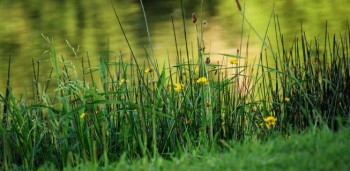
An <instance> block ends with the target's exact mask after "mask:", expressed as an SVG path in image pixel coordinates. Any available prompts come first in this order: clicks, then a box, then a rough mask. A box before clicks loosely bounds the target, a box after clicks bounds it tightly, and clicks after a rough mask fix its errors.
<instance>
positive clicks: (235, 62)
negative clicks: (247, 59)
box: [230, 58, 238, 65]
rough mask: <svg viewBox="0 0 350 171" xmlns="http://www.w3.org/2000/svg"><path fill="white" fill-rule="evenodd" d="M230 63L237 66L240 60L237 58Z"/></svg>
mask: <svg viewBox="0 0 350 171" xmlns="http://www.w3.org/2000/svg"><path fill="white" fill-rule="evenodd" d="M230 63H231V64H234V65H237V64H238V60H237V59H236V58H232V59H231V60H230Z"/></svg>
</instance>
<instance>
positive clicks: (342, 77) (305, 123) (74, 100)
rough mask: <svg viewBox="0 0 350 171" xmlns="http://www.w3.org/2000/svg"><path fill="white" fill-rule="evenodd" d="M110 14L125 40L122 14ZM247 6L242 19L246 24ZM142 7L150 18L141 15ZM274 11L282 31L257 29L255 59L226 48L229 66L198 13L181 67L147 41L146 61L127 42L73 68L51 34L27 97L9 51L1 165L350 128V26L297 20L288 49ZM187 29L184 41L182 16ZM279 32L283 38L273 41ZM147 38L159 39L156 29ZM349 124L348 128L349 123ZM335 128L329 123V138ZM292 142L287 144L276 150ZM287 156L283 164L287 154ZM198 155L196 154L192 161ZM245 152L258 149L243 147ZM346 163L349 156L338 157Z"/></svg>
mask: <svg viewBox="0 0 350 171" xmlns="http://www.w3.org/2000/svg"><path fill="white" fill-rule="evenodd" d="M141 5H142V4H141ZM240 9H241V10H242V7H240ZM114 12H115V14H116V19H117V21H118V24H119V25H120V28H121V30H122V31H123V36H124V37H125V40H126V42H127V43H128V39H127V34H126V33H125V32H124V30H123V26H122V23H121V20H120V19H119V17H118V13H117V11H116V10H114ZM182 12H183V13H182V15H183V20H184V21H185V20H186V17H185V14H184V11H183V10H182ZM242 14H243V15H242V16H243V21H244V22H245V23H246V24H248V25H249V26H251V25H250V23H249V22H248V20H247V19H246V18H245V16H244V12H242ZM144 16H145V22H146V24H147V17H146V15H145V13H144ZM271 16H272V17H271V20H270V24H269V27H272V28H274V29H275V31H274V32H275V35H274V37H275V40H272V39H271V37H269V36H268V35H267V33H266V34H265V35H264V36H263V37H260V39H261V42H262V46H261V53H260V57H259V59H258V61H257V64H255V65H248V63H244V62H243V61H244V59H245V57H244V55H243V54H242V52H241V50H240V49H239V50H238V51H237V54H220V55H221V56H223V59H224V61H225V60H226V61H229V62H228V63H227V64H225V62H223V63H222V64H221V63H219V64H213V63H211V62H210V56H211V55H212V54H213V53H207V52H206V51H205V46H204V39H203V32H204V29H205V28H204V26H203V25H202V24H201V23H203V22H200V21H199V20H198V19H197V16H196V14H192V20H193V23H194V26H195V28H196V31H197V34H198V36H197V37H198V40H197V48H196V50H194V49H193V48H189V45H187V44H186V50H185V53H184V54H183V53H181V50H180V49H177V53H176V55H175V56H176V64H174V65H171V64H170V63H168V64H164V65H162V66H160V65H159V64H158V62H157V60H155V58H154V56H153V50H152V47H151V48H150V49H147V48H145V54H146V56H147V60H146V62H144V63H140V62H139V61H138V60H136V57H135V55H134V53H133V50H132V47H130V46H129V47H130V52H131V59H132V60H131V62H127V61H129V59H127V60H126V59H125V57H124V56H123V55H122V53H115V52H111V51H110V50H106V51H105V52H101V55H100V56H99V67H97V68H95V67H93V66H91V65H90V60H89V56H88V54H87V55H86V56H85V57H83V58H82V59H81V60H82V63H81V64H82V65H81V70H76V68H75V66H74V65H73V64H72V63H70V62H69V61H66V60H65V59H64V57H62V56H61V57H59V55H58V54H57V53H56V50H55V45H54V41H53V40H51V39H50V38H48V37H45V36H44V37H45V40H46V42H47V44H48V47H49V52H50V53H49V54H50V60H51V64H52V70H51V72H50V74H49V76H48V78H47V79H46V80H45V81H44V82H39V75H40V72H39V69H40V63H37V65H35V62H33V70H34V73H33V75H34V80H35V85H34V88H35V91H34V92H35V96H34V98H33V99H32V100H23V99H22V98H18V97H14V96H13V95H12V92H11V88H10V80H11V79H10V78H11V77H10V71H11V68H10V66H11V65H10V64H11V62H10V61H9V67H8V73H9V76H8V84H7V91H6V92H5V95H2V94H0V101H1V102H2V104H3V105H2V106H1V110H2V111H3V113H2V115H1V119H2V124H1V125H0V133H1V141H0V146H1V149H2V150H1V151H2V152H1V155H0V165H1V168H2V169H16V168H19V169H25V170H34V169H37V168H38V167H39V166H41V165H44V164H47V167H49V165H52V166H53V167H55V168H58V169H63V168H66V167H68V168H69V167H77V166H81V164H82V163H92V165H94V166H96V167H97V166H106V167H107V166H109V164H110V163H111V162H114V161H117V160H119V159H122V161H134V160H135V159H143V160H145V161H148V160H149V159H150V160H155V161H156V162H165V163H167V161H164V160H163V159H174V158H180V159H181V158H186V157H187V155H188V154H193V152H198V151H203V149H205V150H204V151H205V152H207V153H209V152H211V151H223V150H225V149H226V148H229V149H232V145H234V143H231V142H240V143H244V142H247V143H248V144H251V143H252V142H257V141H258V142H260V141H265V140H267V139H268V138H269V137H270V136H271V135H275V134H278V135H281V136H283V137H288V136H289V135H290V134H291V133H295V132H302V131H303V130H304V129H307V128H310V129H311V128H324V127H327V128H330V129H331V130H335V131H336V130H339V129H340V128H341V127H343V126H347V125H348V124H349V116H348V114H349V113H350V111H349V110H350V109H349V107H350V92H349V90H348V89H347V87H349V83H350V76H349V73H350V72H349V54H348V50H349V42H350V29H349V27H348V30H346V32H345V33H344V34H342V35H340V36H339V37H337V36H335V35H334V36H331V35H329V33H328V32H327V26H326V31H325V36H324V38H323V40H322V41H321V40H319V39H318V38H315V39H313V41H309V40H308V39H307V37H306V36H305V34H304V32H303V30H301V35H300V37H296V38H295V41H294V42H293V45H292V47H290V48H289V49H288V48H287V47H285V46H284V44H285V43H284V40H283V34H282V32H281V30H280V28H279V24H278V18H277V16H276V15H274V14H272V15H271ZM183 27H184V39H185V41H186V42H189V41H188V40H187V36H186V31H187V28H186V24H185V22H184V23H183ZM252 30H253V31H254V28H252ZM147 32H148V30H147ZM173 32H174V41H175V45H176V46H177V38H178V35H177V33H176V31H175V29H174V30H173ZM148 33H149V32H148ZM254 33H255V32H254ZM148 35H149V34H148ZM257 36H259V35H257ZM242 37H243V36H242ZM272 41H275V42H276V43H277V45H275V46H273V45H272V43H271V42H272ZM149 42H150V46H152V44H151V37H150V36H149ZM72 50H73V51H74V49H73V48H72ZM195 54H196V55H195ZM168 56H169V57H170V55H168ZM113 57H115V58H114V59H112V58H113ZM10 59H11V58H10ZM271 59H272V60H271ZM86 61H87V63H88V66H86ZM79 71H81V72H79ZM97 72H98V74H97ZM78 73H80V74H78ZM79 75H82V77H81V79H80V78H79ZM342 134H347V136H348V131H344V132H342ZM311 135H313V134H311ZM328 135H329V133H328V132H327V133H325V139H326V141H327V142H328V140H329V139H328ZM329 136H330V137H331V136H332V135H329ZM304 138H305V139H307V140H309V139H312V138H310V137H308V136H306V137H304ZM316 140H317V139H316ZM316 140H315V141H316ZM305 141H306V140H305ZM342 141H345V140H342ZM276 142H278V141H277V140H276ZM327 142H325V143H327ZM240 143H238V144H240ZM273 144H274V142H273V141H272V142H268V143H266V144H265V146H262V147H260V146H257V145H256V144H254V143H253V145H252V146H245V145H242V148H243V149H242V150H243V153H249V151H251V150H253V149H254V148H257V151H258V152H259V150H264V148H272V146H273ZM288 145H290V144H288V142H286V144H285V146H283V145H281V146H280V147H277V148H286V147H287V146H288ZM312 145H315V146H312ZM324 145H325V144H324ZM234 147H235V146H234ZM234 147H233V148H234ZM342 147H343V146H342ZM239 148H240V146H238V147H237V148H234V150H237V152H235V153H233V154H224V155H223V156H224V159H223V162H228V161H229V160H228V158H229V157H230V155H233V156H235V157H237V155H238V154H237V153H239ZM250 148H252V149H250ZM260 148H261V149H260ZM295 148H299V147H298V146H297V145H296V147H295ZM306 148H308V149H309V150H315V149H316V150H317V148H318V145H316V144H312V143H310V144H307V143H306ZM343 148H344V149H346V147H343ZM333 149H335V150H336V148H333ZM244 150H246V151H244ZM271 150H272V149H271ZM347 150H348V149H347ZM272 151H274V152H276V154H277V152H278V151H276V150H272ZM263 154H264V153H263ZM273 154H274V153H272V155H273ZM216 155H217V154H216ZM226 155H228V157H226ZM247 155H248V154H247ZM247 155H246V156H247ZM278 155H282V154H278ZM332 155H334V154H332ZM283 157H285V158H282V159H281V161H282V162H283V160H284V159H285V160H287V159H289V158H288V156H283ZM289 157H293V155H291V156H289ZM294 157H295V156H294ZM143 160H142V161H143ZM198 160H199V159H197V158H196V157H194V158H191V161H192V162H196V161H198ZM243 160H247V161H250V160H251V159H249V156H247V158H245V159H243ZM208 161H216V162H217V161H218V159H215V157H213V158H212V159H209V160H208ZM276 161H277V160H276ZM344 161H348V159H347V158H344V160H339V162H344ZM284 162H286V161H284ZM199 163H200V162H199ZM344 163H345V162H344ZM344 163H342V164H344ZM334 165H335V164H334V163H333V164H332V165H330V167H331V166H334ZM160 166H163V165H162V164H160ZM258 166H259V164H257V167H258ZM342 166H343V165H342ZM86 167H89V166H86ZM121 167H128V166H123V165H121ZM146 167H148V166H146ZM149 167H151V166H149ZM166 167H168V166H166ZM169 167H172V166H169ZM193 167H200V165H195V166H193ZM237 167H238V168H240V167H241V169H244V168H245V167H246V166H244V165H238V166H237ZM286 167H287V168H289V166H286ZM305 167H308V166H307V165H305ZM345 167H346V165H345V164H344V168H345ZM281 168H283V166H281ZM140 169H142V168H140Z"/></svg>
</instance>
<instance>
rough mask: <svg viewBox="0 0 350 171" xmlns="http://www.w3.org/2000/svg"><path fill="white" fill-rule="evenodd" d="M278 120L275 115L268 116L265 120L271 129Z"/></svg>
mask: <svg viewBox="0 0 350 171" xmlns="http://www.w3.org/2000/svg"><path fill="white" fill-rule="evenodd" d="M276 121H277V118H275V117H273V116H268V117H266V118H264V122H265V124H266V127H267V128H268V129H270V127H271V126H274V125H276Z"/></svg>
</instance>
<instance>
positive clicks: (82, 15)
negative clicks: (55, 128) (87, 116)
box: [0, 0, 350, 93]
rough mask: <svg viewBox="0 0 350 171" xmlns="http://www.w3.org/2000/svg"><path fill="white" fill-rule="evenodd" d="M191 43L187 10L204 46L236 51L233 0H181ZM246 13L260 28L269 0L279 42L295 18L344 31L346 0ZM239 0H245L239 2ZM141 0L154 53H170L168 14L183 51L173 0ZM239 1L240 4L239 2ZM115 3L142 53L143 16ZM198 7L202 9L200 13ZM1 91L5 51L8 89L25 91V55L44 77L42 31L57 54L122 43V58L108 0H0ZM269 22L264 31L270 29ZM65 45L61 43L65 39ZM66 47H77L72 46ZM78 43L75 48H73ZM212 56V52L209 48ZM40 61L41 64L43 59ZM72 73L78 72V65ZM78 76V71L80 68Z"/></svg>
mask: <svg viewBox="0 0 350 171" xmlns="http://www.w3.org/2000/svg"><path fill="white" fill-rule="evenodd" d="M183 1H184V7H185V14H186V19H187V21H186V27H187V33H188V40H189V43H190V49H191V47H192V46H194V45H195V44H196V32H195V27H194V24H193V23H192V22H191V14H192V12H195V13H197V15H198V16H199V17H203V18H204V20H205V21H206V22H207V26H206V27H205V32H204V40H205V47H206V51H207V52H216V53H236V49H237V48H239V47H240V42H241V40H240V38H241V33H242V15H241V14H240V12H239V10H238V8H237V5H236V4H235V1H234V0H220V1H216V0H205V2H204V4H203V13H201V1H200V0H183ZM240 2H241V5H242V8H243V7H245V11H246V13H245V14H246V17H247V19H248V20H249V22H250V23H251V24H252V25H253V26H254V28H255V29H256V31H257V33H258V34H259V35H261V36H263V35H264V33H265V31H266V28H267V24H268V21H269V18H270V16H271V12H272V10H273V8H274V9H275V12H276V14H277V15H278V17H279V21H280V25H281V29H282V32H283V34H284V35H285V40H286V42H291V40H293V38H294V37H295V36H296V35H299V34H300V27H301V22H302V23H303V28H304V30H305V31H306V33H307V35H308V36H309V37H313V36H316V37H319V38H322V37H323V35H324V30H325V23H326V21H328V25H329V30H330V32H334V33H336V34H339V33H341V31H344V30H345V28H346V25H347V20H348V17H349V10H348V9H349V7H350V1H348V0H334V1H329V0H308V1H305V0H246V1H242V0H241V1H240ZM244 2H245V3H244ZM143 3H144V7H145V10H146V14H147V19H148V26H149V30H150V35H151V38H152V46H153V49H154V54H155V56H156V58H157V59H158V61H159V62H160V63H163V61H167V59H168V56H169V58H170V60H171V61H173V60H172V59H174V58H175V55H176V51H175V43H174V33H173V29H172V23H171V16H173V18H174V24H175V31H176V35H177V39H178V43H179V46H180V48H181V49H182V52H184V50H185V49H184V42H185V41H184V31H183V24H182V20H181V19H182V14H181V8H180V1H177V0H158V1H157V0H148V1H147V2H146V0H145V2H143ZM244 4H245V5H244ZM115 7H116V9H117V12H118V14H119V17H120V19H121V22H122V24H123V27H124V29H125V32H126V35H127V37H128V39H129V41H130V44H131V46H132V48H133V50H134V51H135V53H136V57H137V58H138V59H139V60H140V61H142V60H143V59H144V58H145V53H144V48H146V49H147V50H148V52H149V53H150V52H151V51H150V50H149V49H150V45H149V41H148V38H147V31H146V27H145V21H144V18H143V15H142V10H141V6H140V2H139V1H138V0H129V1H126V0H117V1H116V2H115ZM201 14H203V15H201ZM0 21H1V22H0V28H1V29H0V61H1V62H0V67H1V70H0V92H2V93H4V92H5V91H4V90H5V86H6V80H7V60H8V58H9V56H10V55H11V56H12V57H13V58H12V70H11V86H12V87H13V90H14V91H15V92H21V93H24V92H31V90H32V83H33V69H32V60H33V61H35V63H36V62H37V61H40V67H41V68H40V70H41V71H42V72H41V75H40V78H39V79H40V81H44V80H45V78H47V75H48V73H47V70H48V68H49V67H50V63H49V62H48V60H49V54H48V53H45V52H46V51H47V50H48V49H49V48H48V46H47V43H46V42H45V40H44V38H43V37H42V34H43V35H45V36H47V37H49V38H50V39H52V40H54V42H55V45H56V48H57V54H58V56H59V57H61V56H62V57H63V58H64V59H65V60H70V61H73V62H74V63H76V64H77V68H80V64H79V61H80V60H81V58H82V57H86V52H88V54H89V56H90V58H91V59H92V61H93V66H98V65H97V61H98V56H99V54H100V52H101V51H105V50H107V49H109V50H111V51H112V52H111V54H110V56H111V57H112V58H113V57H115V56H117V55H118V53H119V52H120V51H121V52H122V53H123V56H124V57H126V58H128V57H129V56H130V51H129V49H128V46H127V44H126V41H125V39H124V37H123V35H122V32H121V29H120V27H119V25H118V23H117V22H116V17H115V15H114V13H113V9H112V7H111V4H110V2H109V1H108V0H104V1H82V0H46V1H42V0H30V1H29V0H27V1H10V0H2V1H1V2H0ZM243 30H244V32H243V43H246V41H247V40H248V32H249V27H248V25H244V28H243ZM273 30H274V29H273V28H272V27H270V29H269V31H270V33H271V32H273ZM249 40H250V45H249V46H250V47H249V48H250V50H251V51H250V53H249V55H248V56H249V58H254V57H256V56H257V52H258V51H259V50H260V46H259V45H261V42H260V41H259V39H258V36H256V34H255V33H254V32H253V31H252V30H250V39H249ZM67 42H69V45H70V47H69V46H68V43H67ZM72 48H74V50H75V51H76V52H77V53H76V54H75V53H74V52H73V51H72ZM78 50H79V51H78ZM213 57H214V58H215V55H213ZM44 66H45V67H44ZM78 75H79V73H78ZM80 76H81V74H80Z"/></svg>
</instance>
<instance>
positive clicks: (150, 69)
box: [145, 67, 153, 74]
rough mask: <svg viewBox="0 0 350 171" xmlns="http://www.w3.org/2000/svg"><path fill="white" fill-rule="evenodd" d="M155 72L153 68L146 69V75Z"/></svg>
mask: <svg viewBox="0 0 350 171" xmlns="http://www.w3.org/2000/svg"><path fill="white" fill-rule="evenodd" d="M152 71H153V69H152V68H151V67H147V68H146V69H145V73H146V74H148V73H150V72H152Z"/></svg>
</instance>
